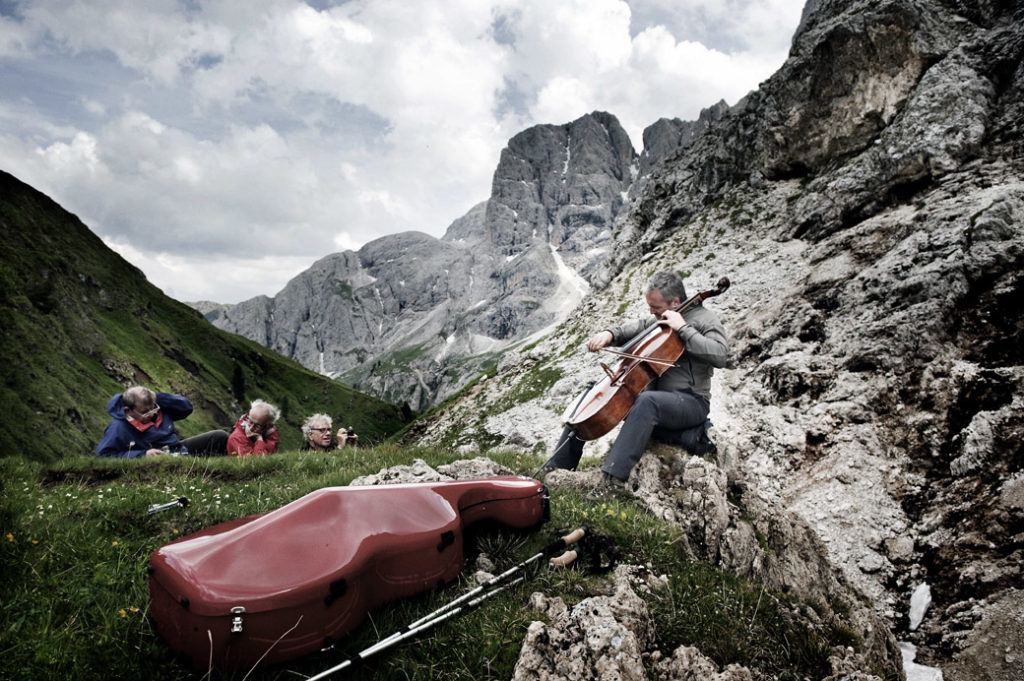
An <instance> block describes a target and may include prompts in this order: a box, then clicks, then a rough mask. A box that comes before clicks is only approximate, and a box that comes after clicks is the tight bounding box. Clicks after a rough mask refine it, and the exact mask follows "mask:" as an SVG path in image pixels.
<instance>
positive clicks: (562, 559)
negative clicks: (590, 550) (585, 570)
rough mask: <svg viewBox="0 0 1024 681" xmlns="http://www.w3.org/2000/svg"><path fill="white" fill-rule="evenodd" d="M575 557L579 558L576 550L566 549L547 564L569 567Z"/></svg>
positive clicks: (574, 560)
mask: <svg viewBox="0 0 1024 681" xmlns="http://www.w3.org/2000/svg"><path fill="white" fill-rule="evenodd" d="M577 558H579V554H578V553H577V552H576V551H566V552H565V553H563V554H562V555H560V556H558V557H556V558H552V559H551V560H549V561H548V565H550V566H551V567H559V568H564V567H569V566H570V565H572V564H573V563H575V562H576V559H577Z"/></svg>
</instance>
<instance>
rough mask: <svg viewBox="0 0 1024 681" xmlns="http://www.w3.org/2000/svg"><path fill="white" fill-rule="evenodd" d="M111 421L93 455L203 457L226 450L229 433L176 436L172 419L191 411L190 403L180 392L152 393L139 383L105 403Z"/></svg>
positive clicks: (222, 452)
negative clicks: (186, 455)
mask: <svg viewBox="0 0 1024 681" xmlns="http://www.w3.org/2000/svg"><path fill="white" fill-rule="evenodd" d="M107 412H109V413H110V416H111V417H112V420H111V421H110V425H108V426H107V430H106V431H105V432H104V433H103V438H102V439H101V440H100V443H99V444H98V445H96V455H97V456H103V457H111V458H121V459H134V458H137V457H140V456H159V455H160V454H194V455H198V456H206V455H210V454H224V453H226V452H227V444H228V434H227V433H226V432H224V431H223V430H211V431H209V432H207V433H203V434H202V435H196V436H194V437H190V438H187V439H184V440H183V439H181V438H180V437H178V433H177V432H175V430H174V421H175V419H184V418H186V417H188V415H189V414H191V413H192V403H191V402H189V401H188V400H187V399H185V398H184V397H182V396H181V395H170V394H167V393H154V392H153V391H152V390H150V389H149V388H145V387H143V386H140V385H136V386H132V387H131V388H128V389H127V390H125V391H124V392H123V393H121V394H119V395H114V396H113V397H112V398H110V402H108V403H107Z"/></svg>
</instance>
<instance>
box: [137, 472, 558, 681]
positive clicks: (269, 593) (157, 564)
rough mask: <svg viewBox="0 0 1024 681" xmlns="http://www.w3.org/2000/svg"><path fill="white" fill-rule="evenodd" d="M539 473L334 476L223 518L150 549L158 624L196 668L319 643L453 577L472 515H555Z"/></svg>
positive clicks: (533, 519) (534, 518)
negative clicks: (281, 500)
mask: <svg viewBox="0 0 1024 681" xmlns="http://www.w3.org/2000/svg"><path fill="white" fill-rule="evenodd" d="M547 504H548V495H547V491H546V490H545V488H544V486H543V485H542V484H541V483H540V482H538V481H536V480H532V479H529V478H517V477H494V478H485V479H480V480H470V481H459V482H434V483H418V484H407V485H385V486H380V487H328V488H324V489H321V490H317V491H316V492H312V493H311V494H307V495H306V496H304V497H302V498H301V499H298V500H296V501H293V502H292V503H290V504H288V505H287V506H283V507H282V508H279V509H277V510H276V511H271V512H269V513H266V514H263V515H257V516H249V517H246V518H240V519H238V520H232V521H229V522H226V523H221V524H219V525H215V526H213V527H209V528H207V529H205V530H202V531H200V532H197V533H195V534H192V535H189V536H187V537H182V538H180V539H178V540H176V541H174V542H172V543H170V544H167V545H165V546H162V547H160V548H158V549H157V550H156V551H154V552H153V554H152V556H150V563H149V564H150V580H149V595H150V615H151V617H152V618H153V621H154V623H155V627H156V631H157V633H159V634H160V636H161V637H163V639H164V640H165V641H166V642H167V643H168V645H170V647H171V648H173V649H174V650H176V651H178V652H180V653H183V654H184V655H185V656H187V657H189V658H190V659H191V661H192V663H193V665H194V666H195V667H196V668H197V669H202V670H206V669H207V668H208V667H209V666H211V665H212V666H213V667H217V668H220V669H236V668H244V669H248V668H250V667H252V666H253V665H255V664H257V662H260V663H261V664H272V663H275V662H282V661H285V660H289V659H292V658H295V657H299V656H301V655H305V654H308V653H310V652H313V651H316V650H319V649H320V648H322V647H323V646H324V644H325V643H327V642H330V641H333V640H338V639H339V638H341V637H343V636H345V635H346V634H348V633H349V632H351V631H352V630H353V629H355V628H356V627H357V626H358V625H359V624H360V623H361V622H362V621H363V619H364V618H365V617H366V614H367V612H368V611H370V610H372V609H374V608H375V607H377V606H379V605H381V604H383V603H386V602H388V601H393V600H396V599H400V598H404V597H407V596H412V595H414V594H418V593H422V592H424V591H428V590H430V589H432V588H434V587H436V586H438V585H439V584H441V583H445V582H450V581H452V580H454V579H455V578H456V577H457V576H458V574H459V572H460V571H461V569H462V563H463V539H462V530H463V528H464V527H466V526H468V525H470V524H472V523H474V522H477V521H481V520H493V521H497V522H498V523H501V524H503V525H506V526H509V527H512V528H519V529H525V528H529V527H532V526H534V525H537V524H539V523H541V522H543V521H544V520H546V519H547V514H548V505H547Z"/></svg>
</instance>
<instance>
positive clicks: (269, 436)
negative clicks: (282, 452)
mask: <svg viewBox="0 0 1024 681" xmlns="http://www.w3.org/2000/svg"><path fill="white" fill-rule="evenodd" d="M280 416H281V410H280V409H278V408H277V407H275V406H274V405H272V404H270V403H269V402H264V401H263V400H253V401H252V404H250V405H249V412H248V413H246V414H242V415H241V416H240V417H239V418H238V421H237V422H236V423H235V428H234V430H232V431H231V437H229V438H228V454H229V455H231V456H266V455H267V454H273V453H274V452H276V451H277V443H278V440H280V438H281V434H280V433H279V432H278V431H277V427H276V426H275V424H276V423H277V419H278V418H280Z"/></svg>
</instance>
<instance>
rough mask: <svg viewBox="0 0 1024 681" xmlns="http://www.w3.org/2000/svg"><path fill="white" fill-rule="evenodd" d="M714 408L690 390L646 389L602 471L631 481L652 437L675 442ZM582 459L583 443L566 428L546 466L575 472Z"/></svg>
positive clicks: (624, 423)
mask: <svg viewBox="0 0 1024 681" xmlns="http://www.w3.org/2000/svg"><path fill="white" fill-rule="evenodd" d="M710 409H711V404H710V403H709V402H708V401H707V400H705V399H704V398H703V397H701V396H700V395H697V394H695V393H693V392H690V391H689V390H683V391H679V392H676V391H667V390H645V391H644V392H642V393H640V395H639V396H637V399H636V403H635V404H634V405H633V408H632V409H630V410H629V413H628V414H626V420H625V421H624V422H623V424H622V430H620V431H619V436H618V437H617V438H615V444H613V445H612V448H611V451H609V452H608V455H607V456H605V458H604V464H603V465H602V466H601V470H603V471H604V472H605V473H608V474H609V475H613V476H615V477H616V478H618V479H620V480H625V479H627V478H628V477H629V472H630V471H632V470H633V467H634V466H636V463H637V461H639V460H640V457H641V456H643V453H644V450H645V449H647V444H648V443H649V442H650V441H651V438H652V437H653V438H654V439H656V440H659V441H662V442H670V443H675V442H677V441H678V439H679V433H680V431H684V430H688V429H690V428H695V427H697V426H700V425H702V424H703V423H704V422H705V421H706V420H707V417H708V412H709V411H710ZM582 456H583V440H580V439H579V438H577V437H576V436H575V435H574V434H573V432H572V429H571V428H569V427H568V426H566V427H565V429H564V430H563V431H562V436H561V437H560V438H558V444H557V445H556V446H555V453H554V455H553V456H552V457H551V458H550V459H549V460H548V462H547V463H546V464H545V465H546V466H548V467H550V468H568V469H571V470H572V469H575V468H576V466H577V465H578V464H579V462H580V457H582Z"/></svg>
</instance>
